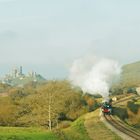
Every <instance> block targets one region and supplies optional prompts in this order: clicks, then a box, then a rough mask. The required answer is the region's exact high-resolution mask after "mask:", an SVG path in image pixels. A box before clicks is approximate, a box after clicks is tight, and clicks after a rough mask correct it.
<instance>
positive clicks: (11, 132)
mask: <svg viewBox="0 0 140 140" xmlns="http://www.w3.org/2000/svg"><path fill="white" fill-rule="evenodd" d="M0 140H58V139H57V137H56V136H55V135H54V134H53V133H51V132H47V131H46V130H43V129H38V128H16V127H0Z"/></svg>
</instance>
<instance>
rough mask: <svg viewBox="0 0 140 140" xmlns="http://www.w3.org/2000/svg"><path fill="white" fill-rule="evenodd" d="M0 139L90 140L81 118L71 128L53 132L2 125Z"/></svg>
mask: <svg viewBox="0 0 140 140" xmlns="http://www.w3.org/2000/svg"><path fill="white" fill-rule="evenodd" d="M0 140H90V138H89V137H88V134H87V132H86V129H85V127H84V119H83V118H79V119H77V120H76V121H75V122H74V123H72V125H71V126H70V127H69V128H66V129H63V130H55V131H52V132H49V131H47V130H46V129H43V128H22V127H0Z"/></svg>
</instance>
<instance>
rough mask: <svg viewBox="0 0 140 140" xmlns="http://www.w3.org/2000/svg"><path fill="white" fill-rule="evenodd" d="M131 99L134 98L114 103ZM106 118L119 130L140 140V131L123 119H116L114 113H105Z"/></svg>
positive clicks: (135, 139)
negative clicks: (125, 122) (129, 125)
mask: <svg viewBox="0 0 140 140" xmlns="http://www.w3.org/2000/svg"><path fill="white" fill-rule="evenodd" d="M139 98H140V97H135V99H139ZM130 99H132V98H128V99H123V100H120V101H118V102H116V103H113V105H115V104H118V103H120V102H123V101H126V100H130ZM104 118H105V120H106V121H107V122H108V123H109V124H110V125H112V126H113V127H115V128H116V129H117V130H119V131H121V132H122V133H124V134H126V135H128V136H129V137H131V138H132V139H134V140H140V133H139V132H137V131H136V130H134V129H131V128H130V127H128V126H126V125H124V124H123V123H122V122H121V121H119V120H116V119H115V118H114V117H113V116H112V115H104Z"/></svg>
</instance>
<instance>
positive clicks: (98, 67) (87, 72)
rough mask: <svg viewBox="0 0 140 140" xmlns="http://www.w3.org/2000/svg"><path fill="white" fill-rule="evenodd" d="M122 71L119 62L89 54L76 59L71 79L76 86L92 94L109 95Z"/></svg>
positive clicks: (71, 70) (71, 71)
mask: <svg viewBox="0 0 140 140" xmlns="http://www.w3.org/2000/svg"><path fill="white" fill-rule="evenodd" d="M120 72H121V69H120V66H119V64H118V62H116V61H114V60H111V59H107V58H98V57H96V56H88V57H84V58H81V59H78V60H75V61H74V62H73V64H72V67H71V69H70V76H69V79H70V80H71V82H72V83H73V85H75V86H79V87H81V88H82V90H83V91H84V92H88V93H90V94H97V93H98V94H101V95H102V96H103V97H107V96H108V94H109V88H110V86H111V85H112V83H113V82H114V81H116V79H117V77H118V76H119V74H120Z"/></svg>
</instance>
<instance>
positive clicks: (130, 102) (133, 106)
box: [127, 101, 140, 114]
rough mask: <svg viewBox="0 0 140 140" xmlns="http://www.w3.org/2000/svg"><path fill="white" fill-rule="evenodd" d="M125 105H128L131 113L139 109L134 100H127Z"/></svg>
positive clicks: (139, 106)
mask: <svg viewBox="0 0 140 140" xmlns="http://www.w3.org/2000/svg"><path fill="white" fill-rule="evenodd" d="M127 107H128V108H129V109H130V110H131V111H132V112H133V113H135V114H137V112H138V110H139V108H140V105H138V104H134V102H132V101H129V102H128V103H127Z"/></svg>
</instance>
